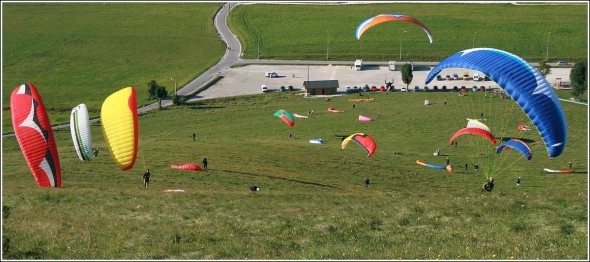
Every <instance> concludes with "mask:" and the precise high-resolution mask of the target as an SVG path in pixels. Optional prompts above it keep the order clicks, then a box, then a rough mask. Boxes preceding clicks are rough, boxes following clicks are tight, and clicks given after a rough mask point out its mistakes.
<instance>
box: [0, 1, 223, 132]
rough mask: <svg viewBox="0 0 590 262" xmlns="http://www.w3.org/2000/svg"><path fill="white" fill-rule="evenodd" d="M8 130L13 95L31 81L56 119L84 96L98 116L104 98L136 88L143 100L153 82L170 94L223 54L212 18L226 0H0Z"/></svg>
mask: <svg viewBox="0 0 590 262" xmlns="http://www.w3.org/2000/svg"><path fill="white" fill-rule="evenodd" d="M2 5H3V10H2V11H3V14H2V19H3V25H2V33H3V41H4V42H3V54H2V60H3V61H2V62H3V68H2V73H3V79H2V104H3V108H2V117H3V125H2V128H3V130H4V132H6V133H8V132H12V123H11V116H10V109H9V106H10V94H11V92H12V90H14V88H15V87H16V86H18V85H21V84H23V83H26V82H32V83H33V84H35V85H36V87H37V88H38V90H39V93H40V94H41V96H42V97H43V100H44V102H45V106H46V107H47V109H48V110H49V115H50V119H51V123H52V124H60V123H67V122H68V121H69V114H70V112H71V110H72V108H73V107H75V106H76V105H78V104H80V103H86V105H87V106H88V109H89V113H90V115H91V116H92V117H98V116H99V114H100V106H101V105H102V101H104V99H105V98H106V97H107V96H108V95H110V94H111V93H113V92H115V91H117V90H119V89H121V88H124V87H127V86H134V87H135V88H137V94H138V102H139V104H141V105H145V104H148V103H152V102H154V101H151V100H148V98H147V89H148V85H147V84H148V82H150V81H151V80H156V81H157V82H158V83H160V84H161V85H163V86H165V87H166V89H167V90H168V92H169V93H173V92H174V82H173V81H172V80H170V77H173V78H174V79H176V82H177V84H178V88H181V87H182V86H184V85H186V84H188V83H189V82H191V81H192V80H193V79H195V78H197V77H198V76H199V75H200V74H201V73H203V72H205V71H206V70H207V69H209V68H210V67H211V66H213V65H215V63H216V62H217V61H218V60H219V58H220V57H221V56H222V55H223V53H224V52H225V44H224V43H223V42H222V41H221V39H219V35H218V33H217V31H216V30H215V27H214V25H213V17H214V15H215V13H216V11H217V9H219V8H220V7H221V3H203V4H201V3H199V4H190V3H184V4H182V3H175V4H162V3H156V4H154V3H107V4H102V3H2Z"/></svg>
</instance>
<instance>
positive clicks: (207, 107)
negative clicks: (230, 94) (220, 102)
mask: <svg viewBox="0 0 590 262" xmlns="http://www.w3.org/2000/svg"><path fill="white" fill-rule="evenodd" d="M187 108H190V109H193V110H198V109H216V108H225V106H213V105H203V104H190V105H188V106H187Z"/></svg>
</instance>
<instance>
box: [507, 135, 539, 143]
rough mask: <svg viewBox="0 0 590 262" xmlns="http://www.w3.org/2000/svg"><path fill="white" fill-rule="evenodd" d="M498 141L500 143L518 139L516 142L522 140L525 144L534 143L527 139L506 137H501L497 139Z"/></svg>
mask: <svg viewBox="0 0 590 262" xmlns="http://www.w3.org/2000/svg"><path fill="white" fill-rule="evenodd" d="M498 139H500V140H502V141H508V140H510V139H518V140H522V141H523V142H525V143H533V142H535V140H532V139H528V138H522V137H507V136H503V137H498Z"/></svg>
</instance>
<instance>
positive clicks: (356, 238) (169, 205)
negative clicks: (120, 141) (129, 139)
mask: <svg viewBox="0 0 590 262" xmlns="http://www.w3.org/2000/svg"><path fill="white" fill-rule="evenodd" d="M220 6H221V4H219V3H211V4H201V3H199V4H179V3H174V4H165V3H158V4H145V3H139V4H136V3H133V4H132V3H107V4H104V5H103V4H101V3H84V4H80V3H76V4H73V3H67V4H64V3H58V4H53V3H3V14H2V17H3V29H2V30H3V41H4V42H3V54H2V56H3V69H2V70H3V79H2V85H3V88H2V96H3V100H2V103H3V108H2V110H3V115H2V116H3V120H2V121H3V125H2V127H3V133H4V132H5V133H8V132H10V131H11V130H12V126H11V121H10V110H9V102H8V101H9V97H10V93H11V92H12V90H13V89H14V87H16V86H17V85H19V84H22V83H24V82H33V83H35V84H36V85H37V87H39V89H40V90H39V91H40V92H41V95H42V96H43V99H44V102H45V104H46V106H47V107H48V108H49V110H50V118H51V120H52V123H53V124H58V123H65V122H67V121H68V120H69V118H68V117H69V112H70V110H71V108H72V107H74V106H75V105H77V104H79V103H81V102H84V103H86V104H87V105H88V106H89V109H90V113H91V114H92V115H93V116H97V115H98V114H99V111H100V105H101V103H102V101H103V100H104V98H106V96H108V95H109V94H110V93H112V92H113V91H116V90H118V89H120V88H122V87H125V86H128V85H134V86H135V87H136V88H138V94H139V95H140V98H139V103H140V104H146V103H149V102H150V101H148V100H147V98H146V92H145V91H146V89H147V82H149V80H152V79H155V80H157V81H158V82H159V83H161V84H163V85H165V86H167V87H168V90H169V91H170V90H171V89H172V88H173V87H172V85H173V83H172V81H171V80H169V77H170V76H172V77H174V78H175V79H176V80H177V82H178V84H179V86H183V85H184V84H186V83H188V82H189V81H191V80H192V79H194V78H195V77H196V76H198V75H199V74H200V73H201V72H203V71H205V70H206V69H207V68H209V67H210V66H211V65H213V64H214V63H215V61H217V60H218V59H219V57H221V55H222V54H223V52H224V46H223V43H222V41H221V40H220V39H218V36H217V33H216V32H215V30H214V28H213V24H212V22H211V21H212V18H213V16H214V14H215V11H216V10H217V9H218V8H219V7H220ZM435 6H436V8H432V6H431V5H426V4H412V5H409V4H395V5H389V4H387V5H374V6H373V5H355V6H351V7H346V6H333V7H329V6H320V7H317V6H289V15H288V16H286V15H284V14H285V13H284V11H283V10H284V8H285V7H284V6H279V5H276V6H275V5H252V6H240V7H237V8H236V10H235V11H236V12H235V13H234V14H233V15H232V26H233V27H232V28H235V29H237V33H238V34H239V35H240V36H241V37H244V38H243V39H246V42H245V43H244V45H245V47H246V50H245V52H246V54H245V57H246V58H253V57H255V56H256V40H255V38H254V35H252V33H245V31H247V30H250V31H252V30H258V31H259V34H260V35H261V36H262V44H261V50H262V52H261V55H262V56H261V58H286V59H323V58H324V51H325V49H324V47H325V44H326V42H325V41H326V40H327V38H328V37H330V38H329V39H330V50H333V51H330V59H335V60H340V59H349V60H352V59H354V58H356V57H357V56H359V57H360V56H362V58H363V59H366V60H373V59H375V60H384V61H387V60H390V59H391V57H393V58H395V57H396V55H397V54H399V53H398V52H399V50H398V49H397V48H398V47H399V46H398V45H399V42H398V41H397V38H395V37H393V36H392V39H385V38H384V39H381V37H380V35H384V34H385V35H387V34H389V33H390V32H391V31H390V29H389V28H391V30H394V28H395V30H396V32H400V31H401V30H407V31H408V33H407V34H406V35H405V36H404V49H403V50H405V51H404V56H406V53H407V55H408V59H410V58H412V59H413V60H416V61H418V60H419V58H420V57H425V59H426V58H428V57H446V56H447V55H449V54H452V53H454V52H456V51H460V50H462V49H465V48H469V47H470V43H471V41H472V31H477V32H478V33H477V38H476V45H477V46H479V44H478V43H479V41H486V42H488V43H490V45H491V46H490V47H495V48H500V49H505V50H507V51H511V52H514V53H516V54H519V55H520V56H522V57H523V58H525V59H531V60H532V61H533V62H535V60H536V59H541V58H543V57H544V55H545V51H546V49H545V48H546V45H545V44H546V42H545V40H546V35H545V32H548V31H551V45H550V59H551V60H553V59H554V60H557V59H558V58H559V59H567V60H572V59H579V58H581V59H586V58H587V54H586V48H587V44H585V43H587V40H586V39H587V25H586V20H587V13H586V12H585V11H584V8H583V7H584V6H551V7H545V8H543V7H538V6H527V7H518V6H508V5H481V6H480V5H460V4H457V5H448V4H436V5H435ZM389 7H391V10H395V12H398V11H399V12H400V13H403V12H405V13H406V14H408V15H412V16H414V17H416V18H417V19H419V20H421V21H423V22H424V23H426V24H427V25H428V26H429V27H430V29H431V30H432V31H433V35H434V39H435V42H434V43H433V44H432V45H429V44H426V42H427V41H426V36H425V35H424V33H423V32H422V31H420V30H419V29H418V28H416V27H415V26H411V25H407V27H406V25H401V24H400V25H393V24H392V25H391V26H385V25H384V26H383V27H382V28H373V29H371V31H368V32H367V34H366V35H364V36H363V38H362V40H360V41H357V40H356V39H354V38H353V35H354V34H353V32H354V29H355V28H356V25H357V24H358V22H359V20H360V19H363V18H365V17H368V16H370V15H373V14H376V13H381V12H382V10H385V9H384V8H389ZM453 7H455V9H453V10H451V8H453ZM456 7H462V8H461V10H460V12H455V11H454V10H456ZM277 8H282V9H277ZM495 8H498V9H497V10H496V9H495ZM501 8H505V9H501ZM263 11H264V12H263ZM277 11H280V14H281V17H279V16H278V15H276V14H277ZM492 11H493V12H492ZM392 12H393V11H392ZM497 12H501V13H502V14H505V15H503V16H502V17H500V18H499V17H497V16H496V13H497ZM472 15H473V17H472ZM289 16H290V18H291V19H290V20H288V21H285V20H284V18H282V17H287V18H289ZM66 17H67V19H65V18H66ZM236 18H238V19H236ZM556 18H559V19H556ZM234 19H236V20H239V19H244V21H246V22H247V23H248V24H249V26H250V29H239V28H243V27H241V26H240V25H238V23H241V22H239V21H234ZM259 19H260V20H259ZM264 19H266V20H264ZM554 19H555V20H554ZM308 21H309V22H308ZM437 21H441V22H440V23H437ZM514 21H516V22H514ZM523 21H525V22H523ZM526 21H528V22H526ZM441 23H442V24H441ZM527 23H528V24H529V27H526V26H521V24H524V25H526V24H527ZM482 25H488V27H487V29H488V30H489V31H486V27H485V26H482ZM392 27H394V28H392ZM322 28H330V31H329V33H327V34H326V33H324V31H323V29H322ZM481 28H483V29H481ZM441 30H448V31H446V32H447V33H443V32H444V31H441ZM480 30H481V31H480ZM491 30H493V31H491ZM459 31H461V32H463V31H465V32H467V33H460V32H459ZM395 34H397V33H395ZM306 35H307V37H302V36H306ZM445 38H446V39H445ZM497 39H504V40H497ZM531 39H533V40H531ZM304 41H307V43H304ZM391 41H393V44H391V46H390V47H389V45H387V44H384V43H386V42H391ZM406 41H407V42H406ZM439 42H440V46H439ZM519 42H520V43H521V48H515V47H514V46H513V45H518V43H519ZM253 50H254V51H253ZM291 50H292V51H291ZM423 50H427V51H423ZM428 50H435V51H432V52H431V51H428ZM332 52H334V53H333V55H332ZM425 53H428V55H425ZM431 53H432V54H431ZM383 54H392V55H391V56H389V55H387V56H385V55H383ZM420 54H422V55H420ZM558 94H559V95H560V97H564V98H569V92H568V91H563V92H558ZM370 96H372V97H376V98H377V100H376V101H374V102H369V103H358V104H357V107H356V109H355V110H354V111H352V108H351V103H350V102H348V101H347V99H348V98H350V97H351V96H345V97H338V98H334V99H333V100H332V102H329V103H328V102H326V101H324V100H322V99H304V98H302V97H301V96H299V95H294V94H291V93H271V94H264V95H256V96H246V97H239V98H224V99H216V100H210V101H203V102H200V103H198V104H195V105H188V106H182V107H170V108H165V109H163V110H156V111H154V112H150V113H148V114H144V115H141V116H140V119H139V123H140V138H139V142H140V146H139V154H138V158H137V162H136V164H135V167H134V168H133V169H131V170H129V171H121V170H119V169H118V168H117V167H116V165H115V164H114V162H113V161H112V160H111V159H110V156H109V155H108V153H107V150H106V148H105V142H104V139H103V137H102V134H101V131H100V126H99V125H98V124H95V125H93V126H92V132H93V140H94V146H95V147H101V148H102V150H101V153H100V155H99V157H98V158H97V159H93V160H92V161H90V162H81V161H80V160H79V159H78V158H77V157H76V153H75V150H74V148H73V146H72V142H71V138H70V133H69V130H67V129H63V130H57V131H55V136H56V141H57V143H58V150H59V159H60V163H61V167H62V178H63V186H62V187H61V188H53V189H49V188H40V187H38V186H37V184H36V182H35V181H34V179H33V177H32V175H31V173H30V171H29V168H28V167H27V164H26V162H25V160H24V158H23V156H22V153H21V151H20V148H19V146H18V144H17V142H16V139H15V138H14V137H8V138H3V139H2V204H3V211H2V214H3V220H2V223H3V225H2V226H3V228H2V231H3V241H2V242H3V258H12V259H71V260H77V259H512V258H514V259H555V260H562V259H577V260H582V259H587V258H588V254H587V250H588V244H587V240H588V217H587V210H588V195H587V192H588V191H587V185H588V177H587V173H588V166H587V163H588V157H587V156H588V148H587V145H588V129H587V126H588V119H587V117H586V116H587V114H588V108H587V106H582V105H576V104H571V103H566V102H562V106H563V108H564V111H565V114H566V117H567V124H568V144H567V146H566V150H565V151H564V153H563V154H562V155H561V156H559V157H557V158H555V159H549V158H548V157H547V154H546V151H545V149H544V146H543V143H542V141H541V138H540V136H539V134H538V132H536V131H532V132H527V133H518V132H517V131H516V130H515V126H516V125H517V124H520V123H528V121H529V120H528V119H527V118H526V116H525V115H524V113H522V112H521V111H520V109H518V107H515V106H514V104H513V101H510V100H499V99H497V98H485V97H482V96H481V94H478V95H477V96H467V97H463V98H459V97H458V96H456V94H454V93H407V94H401V93H390V94H385V93H380V94H374V95H373V94H371V95H370ZM352 97H355V98H356V97H357V95H354V96H352ZM424 99H429V100H430V101H431V102H432V103H433V105H432V106H430V107H424V106H423V105H422V102H423V100H424ZM444 99H447V100H448V101H449V105H447V107H444V108H441V107H442V105H441V103H442V102H441V101H443V100H444ZM328 106H333V107H335V108H337V109H344V110H345V112H344V113H342V114H333V113H329V112H327V111H326V108H327V107H328ZM280 108H285V109H287V110H289V111H290V112H292V113H299V114H305V113H306V112H307V111H308V110H310V109H314V110H315V113H314V117H313V118H311V119H297V120H296V125H295V127H294V128H289V127H288V126H287V125H285V124H284V123H283V122H282V121H280V120H279V119H277V118H274V117H272V114H273V113H274V112H275V111H276V110H277V109H280ZM481 112H483V113H484V114H485V117H486V118H487V119H489V122H488V123H489V125H490V127H492V128H493V130H495V132H497V133H496V135H497V136H503V137H512V136H515V137H521V138H526V139H529V140H530V141H531V142H530V145H531V147H532V149H533V152H534V157H533V159H532V160H531V161H524V160H523V159H522V158H518V155H514V154H512V153H513V152H503V153H502V155H501V157H499V158H496V157H495V155H494V154H493V153H490V150H489V149H491V148H490V146H489V145H487V144H479V143H478V142H479V141H478V140H477V139H474V138H471V137H463V138H464V139H462V140H460V141H459V145H458V147H457V148H454V147H451V146H448V145H447V143H448V141H447V140H448V137H449V135H450V134H451V133H452V131H454V130H456V129H458V128H460V127H462V126H464V125H465V120H464V119H465V117H477V116H478V115H479V114H480V113H481ZM378 113H381V114H382V115H383V117H381V118H379V119H377V120H376V121H374V122H371V123H361V122H358V120H356V119H357V117H358V114H363V115H367V116H372V117H375V116H376V115H377V114H378ZM357 131H362V132H366V133H368V134H370V135H371V136H372V137H373V138H374V139H375V140H376V142H377V143H378V148H377V152H376V154H375V156H374V157H373V158H367V157H366V156H365V153H364V151H363V150H362V149H361V148H360V147H358V146H357V145H356V144H350V145H349V146H348V147H347V148H346V149H345V150H342V149H341V148H340V140H339V139H338V138H337V137H336V136H335V135H346V134H351V133H353V132H357ZM193 132H196V133H197V140H198V141H197V142H193V141H192V133H193ZM289 133H293V137H292V138H289V136H288V134H289ZM317 137H320V138H323V139H324V140H325V141H326V143H325V144H324V145H312V144H309V143H308V139H310V138H317ZM436 148H440V149H441V150H442V153H443V154H446V155H449V157H450V159H451V162H452V164H453V165H455V167H456V172H454V173H447V172H445V171H442V172H440V171H438V170H432V169H427V168H424V167H422V166H418V165H416V164H415V161H416V159H421V160H423V161H426V162H429V163H434V164H443V163H444V161H445V160H444V158H443V157H435V156H433V155H432V152H433V151H434V150H435V149H436ZM394 151H398V152H402V155H398V156H396V155H394V154H393V152H394ZM203 157H207V158H208V159H209V167H210V170H209V171H207V172H203V173H192V172H182V171H177V170H172V169H170V168H169V166H170V165H172V164H182V163H189V162H196V163H200V160H201V159H202V158H203ZM568 161H572V162H573V163H574V168H575V169H576V171H577V173H573V174H559V175H555V174H545V173H543V171H542V168H543V167H548V168H553V169H560V168H565V167H566V166H567V162H568ZM475 162H479V163H480V166H481V172H480V173H479V174H475V173H474V172H473V171H471V169H470V170H469V171H465V170H464V169H462V168H461V167H462V165H463V164H464V163H468V164H469V165H470V167H472V166H473V163H475ZM492 167H494V169H492ZM145 168H150V170H151V171H152V175H153V176H152V183H151V187H150V189H149V190H147V191H146V190H143V189H142V182H141V176H140V173H141V172H142V171H143V170H144V169H145ZM486 175H493V176H494V177H495V178H496V181H497V183H496V189H495V191H494V192H492V193H489V194H482V193H480V192H479V188H480V187H481V184H482V183H483V180H484V179H485V177H486ZM517 176H521V177H522V178H523V180H522V185H521V186H520V188H516V186H515V185H514V179H515V178H516V177H517ZM367 177H368V178H370V179H371V185H370V187H369V188H365V187H364V186H363V185H362V181H363V180H364V179H365V178H367ZM250 185H258V186H260V188H261V191H260V192H258V193H251V192H249V191H248V188H249V186H250ZM176 188H182V189H185V190H186V192H185V193H164V192H162V190H165V189H176Z"/></svg>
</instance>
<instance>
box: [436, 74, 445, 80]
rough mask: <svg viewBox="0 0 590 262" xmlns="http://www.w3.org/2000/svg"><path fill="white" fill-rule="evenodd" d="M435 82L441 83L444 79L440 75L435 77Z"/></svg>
mask: <svg viewBox="0 0 590 262" xmlns="http://www.w3.org/2000/svg"><path fill="white" fill-rule="evenodd" d="M436 80H438V81H443V80H445V79H444V78H443V77H442V76H441V75H436Z"/></svg>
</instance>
